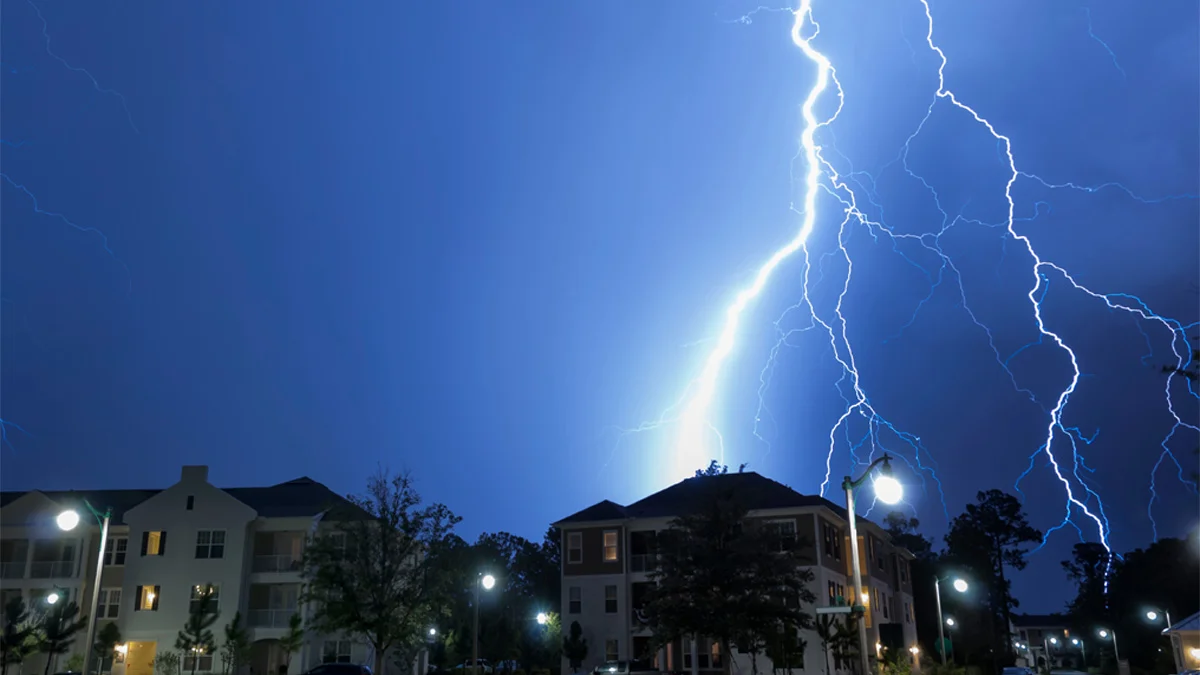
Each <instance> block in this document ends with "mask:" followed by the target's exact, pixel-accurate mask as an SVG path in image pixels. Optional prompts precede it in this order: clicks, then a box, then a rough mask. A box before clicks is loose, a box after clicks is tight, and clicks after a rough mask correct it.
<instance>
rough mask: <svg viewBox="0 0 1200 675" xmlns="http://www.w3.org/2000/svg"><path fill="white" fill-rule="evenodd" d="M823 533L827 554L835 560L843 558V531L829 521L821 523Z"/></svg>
mask: <svg viewBox="0 0 1200 675" xmlns="http://www.w3.org/2000/svg"><path fill="white" fill-rule="evenodd" d="M821 534H822V538H823V539H824V541H825V555H827V556H829V557H830V558H833V559H834V560H841V559H842V533H841V532H840V531H838V529H837V528H836V527H834V526H833V525H830V524H829V523H825V522H822V523H821Z"/></svg>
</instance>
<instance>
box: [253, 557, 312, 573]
mask: <svg viewBox="0 0 1200 675" xmlns="http://www.w3.org/2000/svg"><path fill="white" fill-rule="evenodd" d="M252 565H253V566H252V567H251V571H254V572H299V571H300V556H297V555H293V554H291V553H281V554H278V555H256V556H254V562H253V564H252Z"/></svg>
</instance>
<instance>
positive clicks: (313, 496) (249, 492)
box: [0, 476, 364, 523]
mask: <svg viewBox="0 0 1200 675" xmlns="http://www.w3.org/2000/svg"><path fill="white" fill-rule="evenodd" d="M222 489H223V490H224V491H225V492H226V493H228V494H229V495H230V496H231V497H233V498H234V499H236V500H238V501H240V502H242V503H243V504H245V505H246V506H249V507H250V508H252V509H254V510H255V511H257V512H258V515H259V516H260V517H263V518H296V517H305V518H311V517H313V516H315V515H317V514H318V513H321V512H322V511H327V510H333V513H331V516H332V515H334V514H336V515H337V516H340V517H341V518H343V519H344V518H347V517H359V516H362V515H363V513H364V512H363V511H362V510H361V509H359V508H358V507H356V506H354V505H353V504H351V503H350V502H349V501H348V500H347V499H346V498H345V497H342V496H341V495H338V494H337V493H335V492H334V491H333V490H330V489H329V488H327V487H325V486H324V485H322V484H321V483H318V482H316V481H315V480H313V479H311V478H309V477H307V476H303V477H301V478H297V479H295V480H290V481H287V482H286V483H280V484H278V485H272V486H270V487H240V488H222ZM28 492H33V490H25V491H7V492H0V508H3V507H5V506H8V505H9V504H10V503H11V502H13V501H15V500H17V499H18V498H20V497H21V496H22V495H25V494H27V493H28ZM41 492H42V494H44V495H46V497H47V498H49V499H51V500H53V501H55V502H60V503H69V502H80V501H83V500H84V499H86V500H87V501H88V502H89V503H91V504H92V505H93V506H95V507H96V508H98V509H107V508H112V510H113V521H114V522H118V523H120V522H124V518H125V512H126V511H128V510H130V509H132V508H133V507H135V506H137V505H138V504H141V503H142V502H144V501H146V500H147V499H149V498H151V497H153V496H155V495H157V494H158V493H160V492H162V490H48V491H41Z"/></svg>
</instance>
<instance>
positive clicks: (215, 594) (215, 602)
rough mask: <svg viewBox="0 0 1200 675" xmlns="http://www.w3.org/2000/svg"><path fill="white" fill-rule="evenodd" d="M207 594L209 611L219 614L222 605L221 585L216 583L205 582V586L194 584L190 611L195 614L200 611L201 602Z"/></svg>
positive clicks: (189, 606) (189, 604)
mask: <svg viewBox="0 0 1200 675" xmlns="http://www.w3.org/2000/svg"><path fill="white" fill-rule="evenodd" d="M206 596H207V598H208V600H209V603H208V611H209V612H210V613H212V614H217V613H219V611H220V607H221V587H220V586H218V585H216V584H205V585H203V586H192V597H191V600H189V601H188V612H189V613H191V614H195V613H196V612H198V611H200V603H201V602H202V601H203V600H204V599H205V597H206Z"/></svg>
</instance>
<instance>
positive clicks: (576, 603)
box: [567, 586, 583, 614]
mask: <svg viewBox="0 0 1200 675" xmlns="http://www.w3.org/2000/svg"><path fill="white" fill-rule="evenodd" d="M582 612H583V589H581V588H579V587H578V586H572V587H570V588H569V589H567V614H580V613H582Z"/></svg>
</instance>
